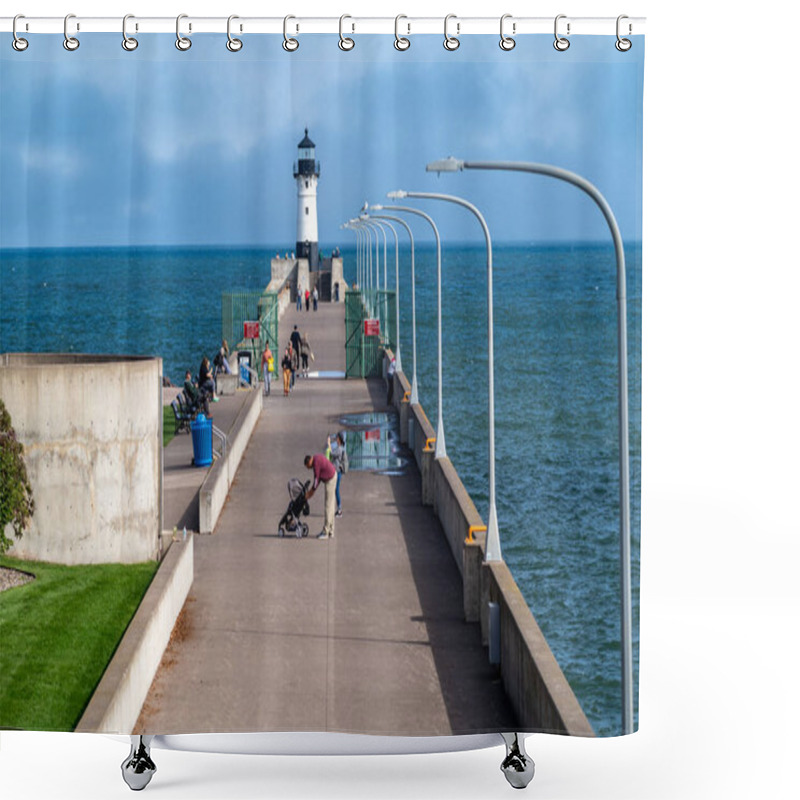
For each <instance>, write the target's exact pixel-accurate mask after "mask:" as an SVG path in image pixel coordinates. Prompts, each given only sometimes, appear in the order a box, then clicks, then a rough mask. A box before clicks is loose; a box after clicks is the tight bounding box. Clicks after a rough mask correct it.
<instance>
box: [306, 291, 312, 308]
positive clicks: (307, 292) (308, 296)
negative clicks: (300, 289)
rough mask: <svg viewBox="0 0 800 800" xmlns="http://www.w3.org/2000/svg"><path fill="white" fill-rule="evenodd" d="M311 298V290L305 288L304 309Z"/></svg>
mask: <svg viewBox="0 0 800 800" xmlns="http://www.w3.org/2000/svg"><path fill="white" fill-rule="evenodd" d="M310 300H311V292H309V291H308V289H306V311H308V303H309V301H310Z"/></svg>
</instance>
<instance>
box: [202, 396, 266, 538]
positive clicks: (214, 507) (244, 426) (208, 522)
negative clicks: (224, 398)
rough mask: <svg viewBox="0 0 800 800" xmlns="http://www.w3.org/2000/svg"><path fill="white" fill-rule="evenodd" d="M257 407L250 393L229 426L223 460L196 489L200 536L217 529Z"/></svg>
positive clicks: (221, 459)
mask: <svg viewBox="0 0 800 800" xmlns="http://www.w3.org/2000/svg"><path fill="white" fill-rule="evenodd" d="M261 406H262V401H261V392H260V391H257V390H256V391H252V392H250V393H249V395H248V397H247V399H246V400H245V402H244V404H243V405H242V408H241V410H240V411H239V414H238V416H237V417H236V419H235V420H234V423H233V425H232V426H231V430H230V433H229V434H228V446H227V452H226V454H225V457H224V458H220V459H217V460H216V461H215V462H214V465H213V466H212V467H211V469H210V470H209V471H208V475H207V476H206V479H205V480H204V481H203V485H202V486H201V487H200V499H199V502H200V533H212V532H213V530H214V528H215V527H216V525H217V520H218V519H219V515H220V514H221V513H222V507H223V506H224V505H225V501H226V500H227V499H228V491H229V490H230V487H231V485H232V484H233V479H234V478H235V477H236V470H237V469H238V468H239V463H240V462H241V460H242V456H243V455H244V451H245V450H246V449H247V445H248V443H249V441H250V435H251V434H252V433H253V429H254V428H255V426H256V423H257V422H258V417H259V414H260V413H261Z"/></svg>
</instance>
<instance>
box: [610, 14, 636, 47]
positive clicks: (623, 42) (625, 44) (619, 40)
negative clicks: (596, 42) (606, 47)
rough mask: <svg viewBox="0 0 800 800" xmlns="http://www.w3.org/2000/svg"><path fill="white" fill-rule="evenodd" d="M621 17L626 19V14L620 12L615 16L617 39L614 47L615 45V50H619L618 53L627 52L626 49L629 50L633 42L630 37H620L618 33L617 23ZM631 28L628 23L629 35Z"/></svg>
mask: <svg viewBox="0 0 800 800" xmlns="http://www.w3.org/2000/svg"><path fill="white" fill-rule="evenodd" d="M623 19H628V15H627V14H620V15H619V16H618V17H617V41H616V42H615V43H614V47H616V48H617V50H619V51H620V53H627V52H628V50H630V49H631V47H633V42H632V41H631V40H630V39H622V38H621V37H620V35H619V23H620V21H621V20H623ZM631 30H632V28H631V24H630V23H628V35H630V33H631Z"/></svg>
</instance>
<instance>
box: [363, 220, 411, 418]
mask: <svg viewBox="0 0 800 800" xmlns="http://www.w3.org/2000/svg"><path fill="white" fill-rule="evenodd" d="M369 210H370V211H383V210H384V208H383V206H381V205H377V206H370V207H369ZM373 219H389V220H392V221H393V222H397V223H399V224H400V225H402V226H403V227H404V228H405V229H406V233H407V234H408V238H409V240H410V241H411V359H412V361H413V362H414V363H413V368H412V371H413V376H412V378H411V397H410V398H409V402H410V403H411V404H414V403H419V393H418V391H417V290H416V284H415V282H414V234H413V233H412V232H411V227H410V226H409V224H408V223H407V222H406V221H405V220H404V219H400V217H393V216H392V215H391V214H373ZM397 297H398V300H397V319H398V325H399V319H400V300H399V298H400V290H399V278H398V291H397ZM397 349H398V352H399V350H400V335H399V332H398V336H397ZM397 368H398V369H400V359H399V357H398V359H397Z"/></svg>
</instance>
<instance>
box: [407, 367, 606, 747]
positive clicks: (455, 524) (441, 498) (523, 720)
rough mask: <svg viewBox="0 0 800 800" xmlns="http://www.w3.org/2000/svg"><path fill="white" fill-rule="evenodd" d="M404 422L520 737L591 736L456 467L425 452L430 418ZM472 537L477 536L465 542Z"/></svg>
mask: <svg viewBox="0 0 800 800" xmlns="http://www.w3.org/2000/svg"><path fill="white" fill-rule="evenodd" d="M394 380H395V385H394V406H395V408H396V409H397V411H398V414H401V415H402V414H403V413H404V409H403V405H404V404H403V391H404V389H403V387H405V386H408V381H407V379H406V377H405V375H403V374H402V373H401V372H398V373H396V374H395V377H394ZM405 405H406V406H408V403H406V404H405ZM406 414H407V416H408V420H409V425H408V430H409V437H408V445H409V448H410V449H411V450H412V451H413V452H414V458H415V460H416V462H417V465H418V466H419V470H420V473H421V480H422V499H423V504H426V505H433V508H434V511H435V513H436V515H437V517H438V518H439V522H440V523H441V526H442V531H443V532H444V535H445V537H446V539H447V542H448V544H449V546H450V551H451V552H452V554H453V558H454V559H455V562H456V565H457V566H458V569H459V571H460V572H461V578H462V586H463V597H464V617H465V619H466V620H467V621H468V622H478V621H480V623H481V634H482V638H483V642H484V644H488V642H489V639H490V637H491V636H492V635H493V634H494V635H495V638H496V639H497V638H499V651H500V674H501V676H502V680H503V686H504V688H505V691H506V695H507V696H508V698H509V700H510V702H511V704H512V706H513V708H514V710H515V712H516V714H517V718H518V720H519V724H520V728H521V730H532V729H536V730H543V731H549V732H552V733H562V734H564V733H566V734H570V735H574V736H593V735H594V733H593V731H592V727H591V725H590V724H589V721H588V720H587V718H586V715H585V714H584V713H583V709H582V708H581V706H580V703H579V702H578V699H577V698H576V697H575V693H574V692H573V691H572V688H571V687H570V685H569V683H568V681H567V679H566V677H565V676H564V673H563V672H562V670H561V667H559V665H558V662H557V661H556V659H555V656H554V655H553V653H552V651H551V650H550V647H549V645H548V644H547V640H546V639H545V637H544V635H543V634H542V631H541V629H540V628H539V626H538V624H537V623H536V620H535V619H534V616H533V614H532V613H531V610H530V608H529V607H528V604H527V603H526V602H525V598H524V597H523V596H522V593H521V592H520V590H519V587H518V586H517V584H516V582H515V581H514V578H513V576H512V575H511V572H510V571H509V569H508V566H507V565H506V563H505V562H503V561H499V562H488V563H487V562H485V561H484V558H485V534H484V533H481V532H480V531H481V529H482V530H485V527H484V522H483V520H482V519H481V516H480V514H479V513H478V510H477V508H476V507H475V504H474V503H473V501H472V498H471V497H470V496H469V493H468V492H467V490H466V488H465V487H464V484H463V483H462V482H461V478H460V477H459V476H458V473H457V472H456V469H455V467H454V466H453V464H452V462H451V461H450V459H449V458H440V459H438V460H436V459H434V453H433V450H432V448H431V449H430V450H429V451H426V450H425V444H426V441H429V440H430V439H431V438H433V437H435V435H436V434H435V431H434V429H433V426H432V425H431V424H430V422H429V421H428V417H427V416H426V414H425V411H424V410H423V408H422V406H420V405H417V404H415V405H413V406H408V409H407V411H406ZM401 419H402V416H401ZM476 529H477V530H478V532H476ZM470 530H472V532H473V536H472V537H471V541H470V542H466V540H467V539H468V538H469V536H470ZM489 603H496V604H497V605H498V606H499V611H500V615H499V618H500V630H499V632H497V631H491V630H490V622H489V618H490V615H489ZM498 633H499V636H498Z"/></svg>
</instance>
